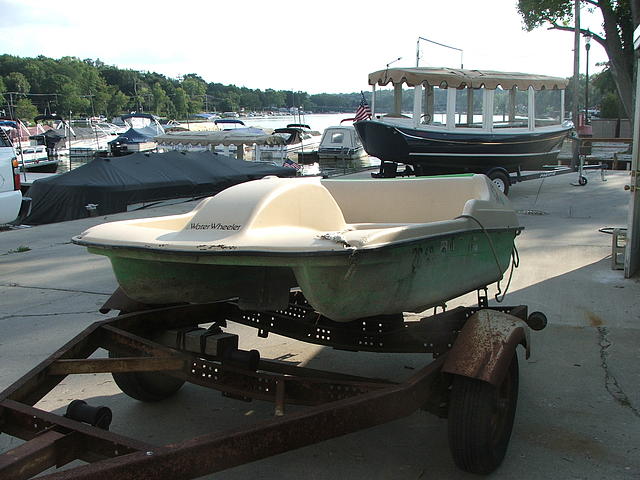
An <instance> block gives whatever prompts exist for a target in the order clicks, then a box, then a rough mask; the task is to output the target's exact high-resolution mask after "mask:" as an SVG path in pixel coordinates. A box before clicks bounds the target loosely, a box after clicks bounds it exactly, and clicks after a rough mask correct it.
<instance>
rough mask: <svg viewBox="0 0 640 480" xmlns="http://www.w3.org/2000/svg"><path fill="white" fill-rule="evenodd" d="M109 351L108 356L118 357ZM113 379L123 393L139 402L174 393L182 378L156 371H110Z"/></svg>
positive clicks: (154, 400) (181, 383) (163, 397)
mask: <svg viewBox="0 0 640 480" xmlns="http://www.w3.org/2000/svg"><path fill="white" fill-rule="evenodd" d="M120 356H122V355H118V354H117V353H115V352H111V351H110V352H109V358H118V357H120ZM111 375H112V376H113V380H114V381H115V382H116V385H118V387H120V390H122V391H123V392H124V393H126V394H127V395H128V396H130V397H131V398H135V399H136V400H140V401H141V402H159V401H160V400H164V399H165V398H169V397H170V396H172V395H173V394H175V393H176V392H177V391H178V390H180V387H182V385H184V380H181V379H179V378H175V377H172V376H170V375H166V374H164V373H158V372H131V373H115V372H114V373H112V374H111Z"/></svg>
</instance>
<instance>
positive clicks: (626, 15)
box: [518, 0, 640, 118]
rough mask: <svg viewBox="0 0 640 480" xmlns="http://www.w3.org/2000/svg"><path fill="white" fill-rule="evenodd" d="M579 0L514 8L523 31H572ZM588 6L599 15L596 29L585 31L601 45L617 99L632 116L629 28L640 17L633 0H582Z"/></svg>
mask: <svg viewBox="0 0 640 480" xmlns="http://www.w3.org/2000/svg"><path fill="white" fill-rule="evenodd" d="M575 1H580V0H518V11H519V12H520V15H521V16H522V19H523V21H524V27H525V29H526V30H528V31H531V30H533V29H534V28H538V27H543V26H548V27H550V28H551V29H555V30H563V31H567V32H574V30H575V26H574V18H573V17H574V5H575V3H574V2H575ZM582 2H583V4H585V5H586V6H587V7H588V8H590V9H594V10H595V9H597V10H599V11H600V13H601V14H602V18H603V23H602V30H601V31H600V32H588V31H587V30H585V29H581V32H582V33H583V34H587V33H590V34H591V35H592V39H593V40H594V41H596V42H597V43H599V44H600V45H602V47H603V48H604V50H605V51H606V53H607V56H608V57H609V65H608V67H609V69H610V70H611V74H612V78H613V80H614V82H615V85H616V90H617V93H618V95H619V97H620V101H621V103H622V105H623V107H624V109H625V112H626V114H627V115H628V118H632V116H633V91H634V89H633V78H634V68H635V62H634V55H635V54H634V49H633V31H634V26H637V25H638V21H639V19H640V5H639V4H638V2H637V0H582Z"/></svg>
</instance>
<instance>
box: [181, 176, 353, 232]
mask: <svg viewBox="0 0 640 480" xmlns="http://www.w3.org/2000/svg"><path fill="white" fill-rule="evenodd" d="M287 226H289V227H292V228H294V227H295V228H307V229H312V230H318V231H322V232H326V231H338V230H342V229H344V228H345V227H346V224H345V220H344V217H343V216H342V212H341V211H340V208H339V207H338V205H337V204H336V202H335V200H334V199H333V197H332V196H331V195H330V194H329V192H328V191H327V190H326V189H325V188H323V187H322V185H320V181H319V180H318V179H281V178H265V179H262V180H254V181H250V182H245V183H241V184H239V185H235V186H233V187H231V188H228V189H226V190H223V191H222V192H220V193H219V194H218V195H216V196H214V197H210V198H208V199H206V200H204V201H203V202H202V203H201V204H200V205H199V206H198V207H197V209H196V211H195V214H194V215H193V217H192V218H191V220H190V221H188V222H187V224H186V225H185V227H184V230H183V231H185V232H186V231H187V230H189V231H192V230H202V231H208V232H209V236H213V237H216V236H220V237H222V236H228V235H230V234H233V233H242V232H243V231H244V232H246V231H249V230H255V229H261V228H271V227H287ZM216 231H217V232H218V233H215V232H216Z"/></svg>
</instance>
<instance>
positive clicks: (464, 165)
mask: <svg viewBox="0 0 640 480" xmlns="http://www.w3.org/2000/svg"><path fill="white" fill-rule="evenodd" d="M355 127H356V130H357V131H358V134H359V135H360V138H361V139H362V143H363V145H364V148H365V150H366V151H367V153H368V154H369V155H372V156H374V157H377V158H379V159H380V160H382V161H391V162H398V163H405V164H409V165H414V166H415V167H416V168H417V173H425V174H426V173H465V172H473V173H486V172H487V171H488V170H489V169H491V168H494V167H502V168H505V169H506V170H508V171H511V172H514V171H517V170H518V168H527V167H534V166H539V165H542V164H545V163H549V162H553V161H554V160H556V158H557V156H558V153H559V152H560V146H561V144H562V142H563V140H564V139H565V138H566V136H567V134H568V133H569V131H570V128H569V127H558V128H557V129H553V130H545V131H539V132H526V133H522V132H520V133H483V132H479V133H467V132H464V133H463V132H444V131H443V132H439V131H434V130H427V129H421V128H408V127H403V126H399V125H394V124H390V123H387V122H380V121H376V120H366V121H363V122H357V123H356V124H355Z"/></svg>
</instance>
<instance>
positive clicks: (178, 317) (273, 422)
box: [0, 289, 546, 480]
mask: <svg viewBox="0 0 640 480" xmlns="http://www.w3.org/2000/svg"><path fill="white" fill-rule="evenodd" d="M478 299H479V305H478V307H458V308H455V309H452V310H444V308H443V310H442V311H441V312H439V313H437V312H436V311H435V309H434V314H433V315H431V316H428V317H423V318H421V319H419V320H417V321H415V320H412V321H411V322H407V321H404V320H403V319H400V318H398V319H397V320H398V322H401V323H395V324H394V323H391V325H395V326H396V327H397V326H400V328H399V329H398V328H391V329H387V328H386V327H385V328H380V327H381V326H382V325H383V323H385V322H384V321H383V320H388V319H382V318H377V319H373V318H370V319H365V320H363V322H364V323H361V324H358V328H357V329H355V330H354V329H353V325H348V324H343V325H342V326H341V325H339V324H335V323H337V322H333V323H329V322H331V321H330V320H329V319H326V318H321V316H319V314H317V313H315V312H312V311H311V309H310V307H309V306H308V304H306V303H305V301H304V299H303V298H302V297H301V296H300V294H299V292H298V293H295V292H294V293H293V294H292V303H291V305H292V306H291V309H290V310H289V311H284V312H253V313H247V312H243V311H241V310H240V309H239V308H238V306H237V304H236V303H234V302H233V301H225V302H216V303H210V304H200V305H193V304H186V305H174V306H162V307H157V306H146V308H144V307H143V306H142V305H140V304H135V302H130V301H127V299H126V297H122V293H121V292H120V293H118V292H116V294H114V296H113V297H112V299H110V300H109V301H108V302H107V304H105V307H104V308H103V309H102V310H101V311H108V310H109V309H110V308H113V307H114V306H116V305H119V306H120V307H121V308H122V307H124V308H134V309H137V308H143V309H142V310H135V311H131V313H125V312H126V310H125V311H124V312H123V311H121V313H120V314H119V315H117V316H115V317H112V318H109V319H107V320H104V321H98V322H95V323H93V324H92V325H90V326H89V327H87V328H86V329H85V330H84V331H83V332H81V333H79V334H78V335H77V336H76V337H75V338H73V339H72V340H70V341H69V342H68V343H67V344H65V345H64V346H63V347H61V348H60V349H59V350H57V351H56V352H55V353H53V354H52V355H51V356H49V357H48V358H47V359H46V360H44V361H43V362H41V363H40V364H39V365H38V366H36V367H35V368H33V369H32V370H31V371H30V372H28V373H27V374H26V375H24V376H23V377H22V378H20V379H19V380H17V381H16V382H14V383H13V384H12V385H11V386H9V387H8V388H7V389H6V390H5V391H3V392H2V393H0V432H4V433H7V434H9V435H11V436H14V437H17V438H21V439H23V440H26V443H24V444H22V445H20V446H18V447H16V448H14V449H12V450H10V451H8V452H4V453H2V454H0V477H2V478H3V479H8V480H9V479H10V480H23V479H27V478H32V477H33V476H35V475H38V474H40V473H42V472H45V471H46V470H47V469H49V468H51V467H61V466H64V465H66V464H68V463H69V462H71V461H73V460H75V459H80V460H83V461H85V462H89V463H88V464H86V465H81V466H78V467H74V468H70V469H67V470H62V471H55V472H53V473H48V474H47V475H45V476H42V477H39V478H43V479H49V480H62V479H64V480H68V479H87V480H89V479H90V480H101V479H105V480H106V479H108V480H113V479H147V478H158V475H159V472H162V475H163V477H164V478H176V479H178V478H184V479H186V478H194V477H198V476H201V475H205V474H208V473H213V472H217V471H221V470H224V469H227V468H230V467H233V466H237V465H240V464H244V463H248V462H252V461H255V460H259V459H262V458H265V457H268V456H271V455H275V454H278V453H282V452H285V451H288V450H292V449H295V448H299V447H302V446H305V445H310V444H313V443H317V442H320V441H323V440H326V439H329V438H333V437H336V436H340V435H343V434H346V433H350V432H354V431H357V430H360V429H364V428H368V427H371V426H374V425H379V424H382V423H385V422H389V421H391V420H394V419H398V418H401V417H404V416H407V415H409V414H411V413H412V412H414V411H416V410H418V409H425V410H428V411H430V412H431V413H434V414H436V415H438V416H440V417H446V416H447V409H446V408H444V407H443V405H444V406H446V404H447V399H448V395H449V390H450V384H451V377H454V376H455V375H464V376H469V377H476V378H480V379H482V380H486V381H487V382H489V383H491V382H496V383H499V382H500V381H501V377H502V376H504V375H505V371H506V369H507V368H508V363H507V364H506V366H505V365H504V364H505V359H509V358H512V356H513V354H514V352H515V348H516V346H517V345H518V344H524V345H525V346H526V348H527V356H528V352H529V337H528V327H529V326H530V327H531V328H533V329H540V328H543V327H544V325H546V318H544V315H543V314H540V313H539V312H536V313H534V314H531V315H527V307H526V306H523V305H520V306H515V307H504V306H501V307H491V308H489V307H488V302H487V297H486V289H484V293H483V291H479V297H478ZM301 309H302V310H304V311H302V310H301ZM257 313H261V314H262V315H265V316H267V317H269V319H268V321H266V322H265V323H263V324H262V325H261V326H259V327H258V330H259V334H260V335H261V336H266V335H268V333H269V332H277V333H281V334H285V335H288V336H291V337H293V338H296V337H297V338H300V339H303V340H306V341H307V342H310V343H317V344H320V345H328V346H333V347H335V348H340V349H347V350H367V351H391V352H425V353H426V352H429V353H432V354H433V355H434V357H435V360H433V361H432V362H430V363H428V364H427V365H425V366H424V367H423V368H421V369H419V370H417V371H416V372H415V373H414V374H413V375H412V376H411V377H410V378H408V379H407V380H404V381H392V380H386V379H380V378H367V377H360V376H356V375H350V374H346V373H338V372H330V371H323V370H316V369H311V368H308V367H299V366H296V365H294V364H292V363H288V362H283V361H277V360H269V359H262V358H260V357H259V354H258V352H256V351H255V350H252V351H249V352H247V351H243V350H239V349H238V348H237V340H238V337H237V335H233V334H229V333H225V332H224V331H223V330H222V328H223V327H224V326H226V322H227V321H235V322H238V323H244V324H247V325H252V326H256V325H255V316H256V314H257ZM541 316H542V317H541ZM252 318H253V319H252ZM263 318H264V317H263ZM483 318H486V319H487V320H489V322H488V323H487V322H485V323H484V324H483ZM470 319H471V320H475V321H474V322H470V321H469V320H470ZM150 324H152V325H153V328H149V325H150ZM300 324H303V325H306V326H302V327H301V326H300ZM374 325H375V327H374ZM483 325H484V327H483ZM486 325H492V327H490V328H489V329H488V330H487V329H486ZM329 326H330V327H331V329H332V330H331V333H329V334H327V333H326V331H327V329H328V328H329ZM360 327H361V328H360ZM483 328H485V330H486V331H485V330H483ZM314 332H316V333H318V335H317V336H316V333H314ZM320 332H321V333H324V335H320V334H319V333H320ZM334 335H335V337H334ZM321 337H324V338H321ZM327 337H330V338H327ZM457 337H460V339H461V340H460V341H459V343H460V342H469V341H471V342H478V345H479V346H478V347H476V350H479V349H485V350H486V351H485V352H484V353H485V355H484V357H483V358H484V360H482V362H483V363H482V364H478V363H477V358H478V355H475V357H474V358H476V359H474V358H472V357H473V356H472V357H467V354H466V352H465V351H466V350H469V349H468V348H465V349H464V350H465V351H462V352H461V353H460V350H461V349H460V348H458V349H455V348H452V347H454V346H455V345H456V341H457V340H456V339H457ZM462 338H464V340H462ZM363 339H366V344H365V343H362V341H363ZM100 348H103V349H106V350H108V351H109V352H110V353H111V352H114V355H110V358H89V357H91V355H92V354H94V352H96V350H98V349H100ZM472 350H473V349H472ZM471 353H474V354H475V353H477V352H471ZM487 359H488V360H487ZM465 369H468V370H469V372H471V373H467V372H466V370H465ZM99 372H111V373H112V374H115V375H118V374H126V375H130V374H134V373H140V372H144V373H145V374H158V373H161V374H162V375H167V376H169V377H171V378H172V379H174V380H175V379H178V380H184V381H187V382H190V383H194V384H197V385H201V386H204V387H207V388H210V389H214V390H218V391H220V392H222V394H223V395H226V396H230V397H233V398H237V399H241V400H250V399H260V400H267V401H272V402H273V403H274V404H275V409H274V418H272V419H269V420H263V421H260V422H259V423H257V424H256V425H253V426H250V427H248V428H247V427H241V428H237V429H235V430H232V431H229V432H223V433H205V434H204V435H201V436H198V437H196V438H191V439H187V440H184V441H182V442H178V443H175V444H171V445H153V444H150V443H147V442H142V441H139V440H135V439H132V438H128V437H125V436H122V435H118V434H116V433H113V432H110V431H109V430H108V428H109V424H110V421H111V411H110V409H109V408H107V407H104V406H97V407H93V406H90V405H87V404H86V403H85V402H84V401H82V400H74V401H73V402H71V404H70V405H69V407H68V408H67V413H66V414H65V416H60V415H56V414H53V413H50V412H47V411H44V410H42V409H40V408H36V407H34V405H35V404H36V403H37V402H38V401H39V400H40V399H42V398H43V397H44V396H45V395H46V394H48V393H49V392H51V391H52V390H53V389H54V388H55V387H56V386H57V385H58V384H59V383H60V382H61V381H62V380H63V379H64V378H65V377H66V376H67V375H73V374H86V373H99ZM482 375H485V377H486V378H482ZM114 378H115V377H114ZM287 404H299V405H307V406H308V408H306V409H303V410H300V411H296V412H293V413H286V412H285V410H286V405H287ZM509 433H510V430H509Z"/></svg>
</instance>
